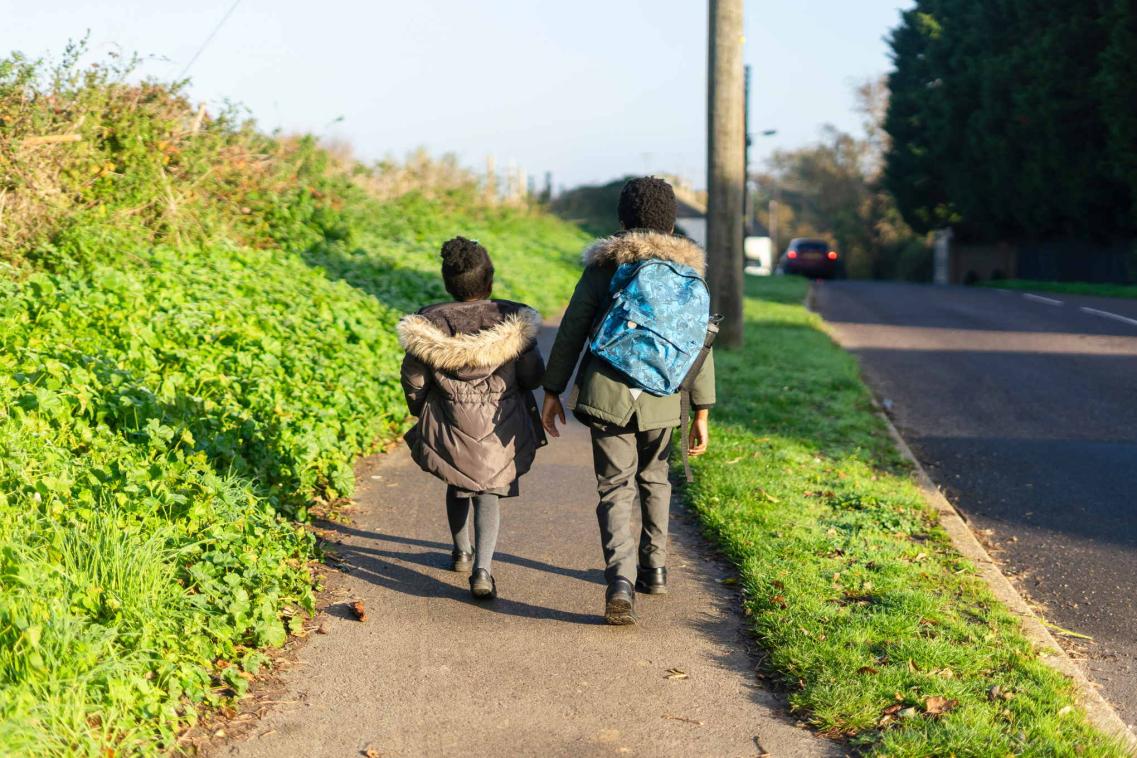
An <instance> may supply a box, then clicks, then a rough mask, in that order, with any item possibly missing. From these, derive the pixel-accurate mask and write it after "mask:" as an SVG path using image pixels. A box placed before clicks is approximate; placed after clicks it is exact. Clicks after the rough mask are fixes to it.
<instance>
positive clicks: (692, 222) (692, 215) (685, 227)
mask: <svg viewBox="0 0 1137 758" xmlns="http://www.w3.org/2000/svg"><path fill="white" fill-rule="evenodd" d="M676 204H677V206H678V208H677V211H676V214H675V224H676V226H678V227H679V231H681V232H683V234H686V235H687V236H688V237H690V238H691V239H692V240H694V241H695V243H696V244H697V245H698V246H699V247H701V248H703V249H704V250H705V249H706V247H707V209H706V207H704V206H702V205H700V204H698V202H697V201H696V200H695V199H694V198H687V199H677V201H676Z"/></svg>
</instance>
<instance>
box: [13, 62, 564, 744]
mask: <svg viewBox="0 0 1137 758" xmlns="http://www.w3.org/2000/svg"><path fill="white" fill-rule="evenodd" d="M74 57H75V56H74V55H72V56H71V57H70V58H69V59H68V60H65V61H64V64H63V65H62V66H60V67H59V68H57V69H56V70H54V71H49V72H45V71H44V70H43V68H42V66H39V65H38V64H34V63H30V62H28V61H25V60H22V59H20V58H18V57H16V58H12V59H9V60H7V61H2V62H0V208H3V211H4V226H3V230H2V231H0V753H3V754H6V755H10V754H20V755H39V754H44V755H105V754H109V752H108V751H111V752H116V753H119V754H127V753H129V754H135V753H152V752H156V751H159V750H163V749H167V748H169V747H170V746H171V745H172V744H173V742H174V740H175V738H176V735H177V733H178V731H179V730H180V729H181V728H182V727H183V726H184V725H185V724H187V723H190V722H192V721H193V720H194V719H195V708H196V706H197V705H198V704H201V703H206V704H215V703H218V702H220V701H221V700H223V699H224V698H227V697H231V696H234V695H239V694H241V693H242V692H243V691H244V689H245V688H246V687H247V682H248V680H249V679H250V678H251V676H252V674H253V673H255V672H256V671H257V669H258V668H259V667H260V666H261V665H263V663H264V661H265V657H264V655H263V653H262V652H260V649H261V648H263V647H265V646H271V645H278V644H280V643H281V642H283V641H284V639H285V636H286V633H287V632H288V631H289V630H295V629H296V628H297V625H298V624H299V623H300V621H301V619H302V618H303V616H304V614H305V613H307V612H310V611H311V610H312V608H313V595H312V586H311V584H312V577H311V573H310V570H309V560H310V559H311V558H312V557H313V555H314V548H315V545H314V540H313V538H312V537H311V535H310V534H309V533H308V532H307V531H306V530H305V529H304V528H303V527H302V526H300V525H298V524H297V523H296V520H303V519H304V518H305V517H306V516H307V514H308V510H309V508H310V507H311V505H312V504H313V502H315V501H317V500H331V499H334V498H338V497H341V496H346V495H349V494H350V493H351V490H352V486H353V474H352V463H353V461H354V459H355V457H356V456H357V455H358V454H359V453H360V452H363V451H366V450H367V449H368V448H369V447H370V446H371V445H372V444H373V443H374V442H375V441H377V440H379V441H382V440H388V439H390V438H392V437H393V436H395V435H396V434H397V433H398V432H399V431H400V430H401V429H402V427H403V424H404V417H405V409H404V407H403V404H402V399H401V393H400V390H399V383H398V363H399V359H400V357H401V353H400V351H399V350H398V348H397V344H396V341H395V339H394V336H393V333H392V327H393V325H394V322H395V320H396V319H397V318H398V316H399V315H400V314H401V313H402V312H403V311H405V310H409V309H412V308H417V307H419V306H420V305H423V304H425V303H426V302H429V301H431V300H433V299H437V298H440V297H443V292H442V288H441V284H440V283H439V282H438V276H437V273H436V272H437V266H438V263H437V257H436V254H437V253H436V251H437V250H438V248H439V246H440V244H441V242H442V241H443V240H444V239H446V238H447V237H449V236H451V235H453V234H457V233H462V234H465V235H468V236H474V237H479V238H481V239H482V241H483V242H485V243H486V244H487V246H488V247H489V249H490V251H491V253H492V254H493V255H494V257H495V262H496V264H497V268H498V271H499V282H498V288H497V289H498V292H497V294H498V295H499V296H505V297H516V298H521V299H526V300H529V301H530V302H532V303H533V304H534V305H536V306H538V307H539V308H543V309H545V310H546V311H550V310H553V309H555V308H556V307H557V306H558V305H559V304H560V303H562V302H564V301H565V300H566V299H567V296H568V294H569V291H570V289H571V287H572V284H573V281H574V279H575V264H574V256H575V254H576V252H577V251H578V250H579V248H580V247H581V245H582V243H583V241H584V240H583V237H582V235H581V233H580V232H579V231H577V230H575V229H574V228H572V227H569V226H566V225H564V224H561V223H560V222H557V221H555V220H553V219H551V218H548V217H545V216H542V215H540V214H537V213H535V212H531V211H527V210H524V209H501V208H487V207H482V206H480V205H479V204H478V203H477V202H476V200H475V195H474V193H473V191H472V189H470V188H465V187H455V188H454V189H453V190H451V191H447V192H443V193H439V194H438V195H437V196H436V197H435V198H433V199H426V198H424V197H423V196H422V195H420V194H417V193H413V192H412V193H409V194H405V195H403V196H401V197H399V198H398V199H396V200H394V201H391V202H386V203H381V202H379V201H377V200H375V199H374V198H372V197H370V196H369V195H368V194H367V193H366V191H365V190H364V188H363V186H361V183H360V182H357V181H356V180H355V177H354V176H353V174H356V173H357V172H358V171H365V169H359V168H358V167H356V168H352V169H351V170H346V169H345V168H344V166H343V161H342V160H333V159H332V158H331V157H330V156H329V155H328V154H327V153H326V152H325V151H323V150H322V149H320V148H319V147H318V146H317V145H316V143H315V142H314V141H313V140H311V139H308V138H300V139H291V138H289V139H272V138H269V137H267V136H265V135H263V134H260V133H258V132H257V131H256V130H255V128H253V126H252V125H251V124H248V123H239V122H238V120H236V119H235V118H233V117H232V115H231V114H229V115H223V116H221V117H217V118H213V117H210V116H209V115H208V114H201V113H199V112H196V111H195V110H194V109H193V108H191V107H190V105H189V103H188V101H187V100H186V99H185V98H184V97H183V96H182V95H181V94H180V92H179V89H178V88H177V87H173V86H167V85H163V84H158V83H153V82H144V83H141V84H127V83H125V80H126V73H125V72H126V68H125V67H123V68H114V67H99V66H97V67H94V68H91V69H83V70H80V69H78V68H77V67H76V66H75V65H74ZM67 134H75V135H78V136H79V138H80V139H79V140H78V141H47V142H44V141H42V140H40V139H39V138H41V137H52V136H59V135H67ZM29 140H31V141H29ZM362 184H365V183H362Z"/></svg>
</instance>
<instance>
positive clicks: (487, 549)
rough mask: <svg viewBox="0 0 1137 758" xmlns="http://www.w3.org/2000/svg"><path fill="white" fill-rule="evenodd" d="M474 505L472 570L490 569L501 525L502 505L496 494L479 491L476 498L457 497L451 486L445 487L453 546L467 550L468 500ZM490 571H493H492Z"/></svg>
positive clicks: (468, 547)
mask: <svg viewBox="0 0 1137 758" xmlns="http://www.w3.org/2000/svg"><path fill="white" fill-rule="evenodd" d="M471 500H472V501H473V506H474V541H475V542H476V543H477V546H476V549H475V550H474V551H473V552H474V569H475V570H476V569H482V568H484V569H485V570H486V571H491V564H492V563H493V551H494V547H495V546H496V545H497V532H498V528H499V527H500V526H501V508H500V506H499V503H498V496H497V495H491V494H489V493H487V492H482V493H480V494H478V495H477V496H475V497H472V498H471V497H458V495H457V494H455V490H454V488H453V487H447V488H446V518H447V519H448V520H449V521H450V534H451V535H453V537H454V548H455V549H456V550H460V551H462V552H463V553H469V552H470V550H471V548H470V530H469V524H468V522H469V518H470V504H471V503H470V501H471ZM491 573H492V571H491Z"/></svg>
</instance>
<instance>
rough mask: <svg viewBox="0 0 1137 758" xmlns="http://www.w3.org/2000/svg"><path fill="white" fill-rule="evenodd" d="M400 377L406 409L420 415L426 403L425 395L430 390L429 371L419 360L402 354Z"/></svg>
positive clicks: (412, 413)
mask: <svg viewBox="0 0 1137 758" xmlns="http://www.w3.org/2000/svg"><path fill="white" fill-rule="evenodd" d="M401 379H402V383H403V395H404V396H405V397H406V398H407V410H409V411H410V413H411V415H412V416H419V415H422V407H423V406H424V405H425V404H426V395H427V392H429V391H430V383H431V378H430V371H429V370H428V369H427V367H426V366H425V365H423V364H422V362H421V361H419V360H418V359H417V358H415V357H413V356H411V355H409V354H408V355H405V356H403V369H402V372H401Z"/></svg>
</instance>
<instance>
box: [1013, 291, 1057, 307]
mask: <svg viewBox="0 0 1137 758" xmlns="http://www.w3.org/2000/svg"><path fill="white" fill-rule="evenodd" d="M1023 297H1025V298H1026V299H1027V300H1033V301H1034V302H1036V303H1046V304H1047V305H1062V304H1063V303H1062V301H1061V300H1055V299H1054V298H1052V297H1043V296H1042V295H1032V294H1030V293H1029V292H1028V293H1026V294H1025V295H1023Z"/></svg>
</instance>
